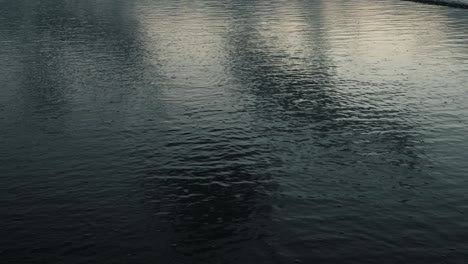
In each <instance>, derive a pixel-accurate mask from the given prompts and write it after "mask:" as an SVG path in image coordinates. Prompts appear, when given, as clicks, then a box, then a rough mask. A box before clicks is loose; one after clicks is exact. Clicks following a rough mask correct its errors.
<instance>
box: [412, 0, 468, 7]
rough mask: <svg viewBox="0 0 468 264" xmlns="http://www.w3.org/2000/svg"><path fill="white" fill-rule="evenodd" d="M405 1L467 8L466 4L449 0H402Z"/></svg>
mask: <svg viewBox="0 0 468 264" xmlns="http://www.w3.org/2000/svg"><path fill="white" fill-rule="evenodd" d="M403 1H407V2H417V3H422V4H428V5H439V6H448V7H454V8H462V9H468V4H463V3H457V2H450V1H436V0H403Z"/></svg>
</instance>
